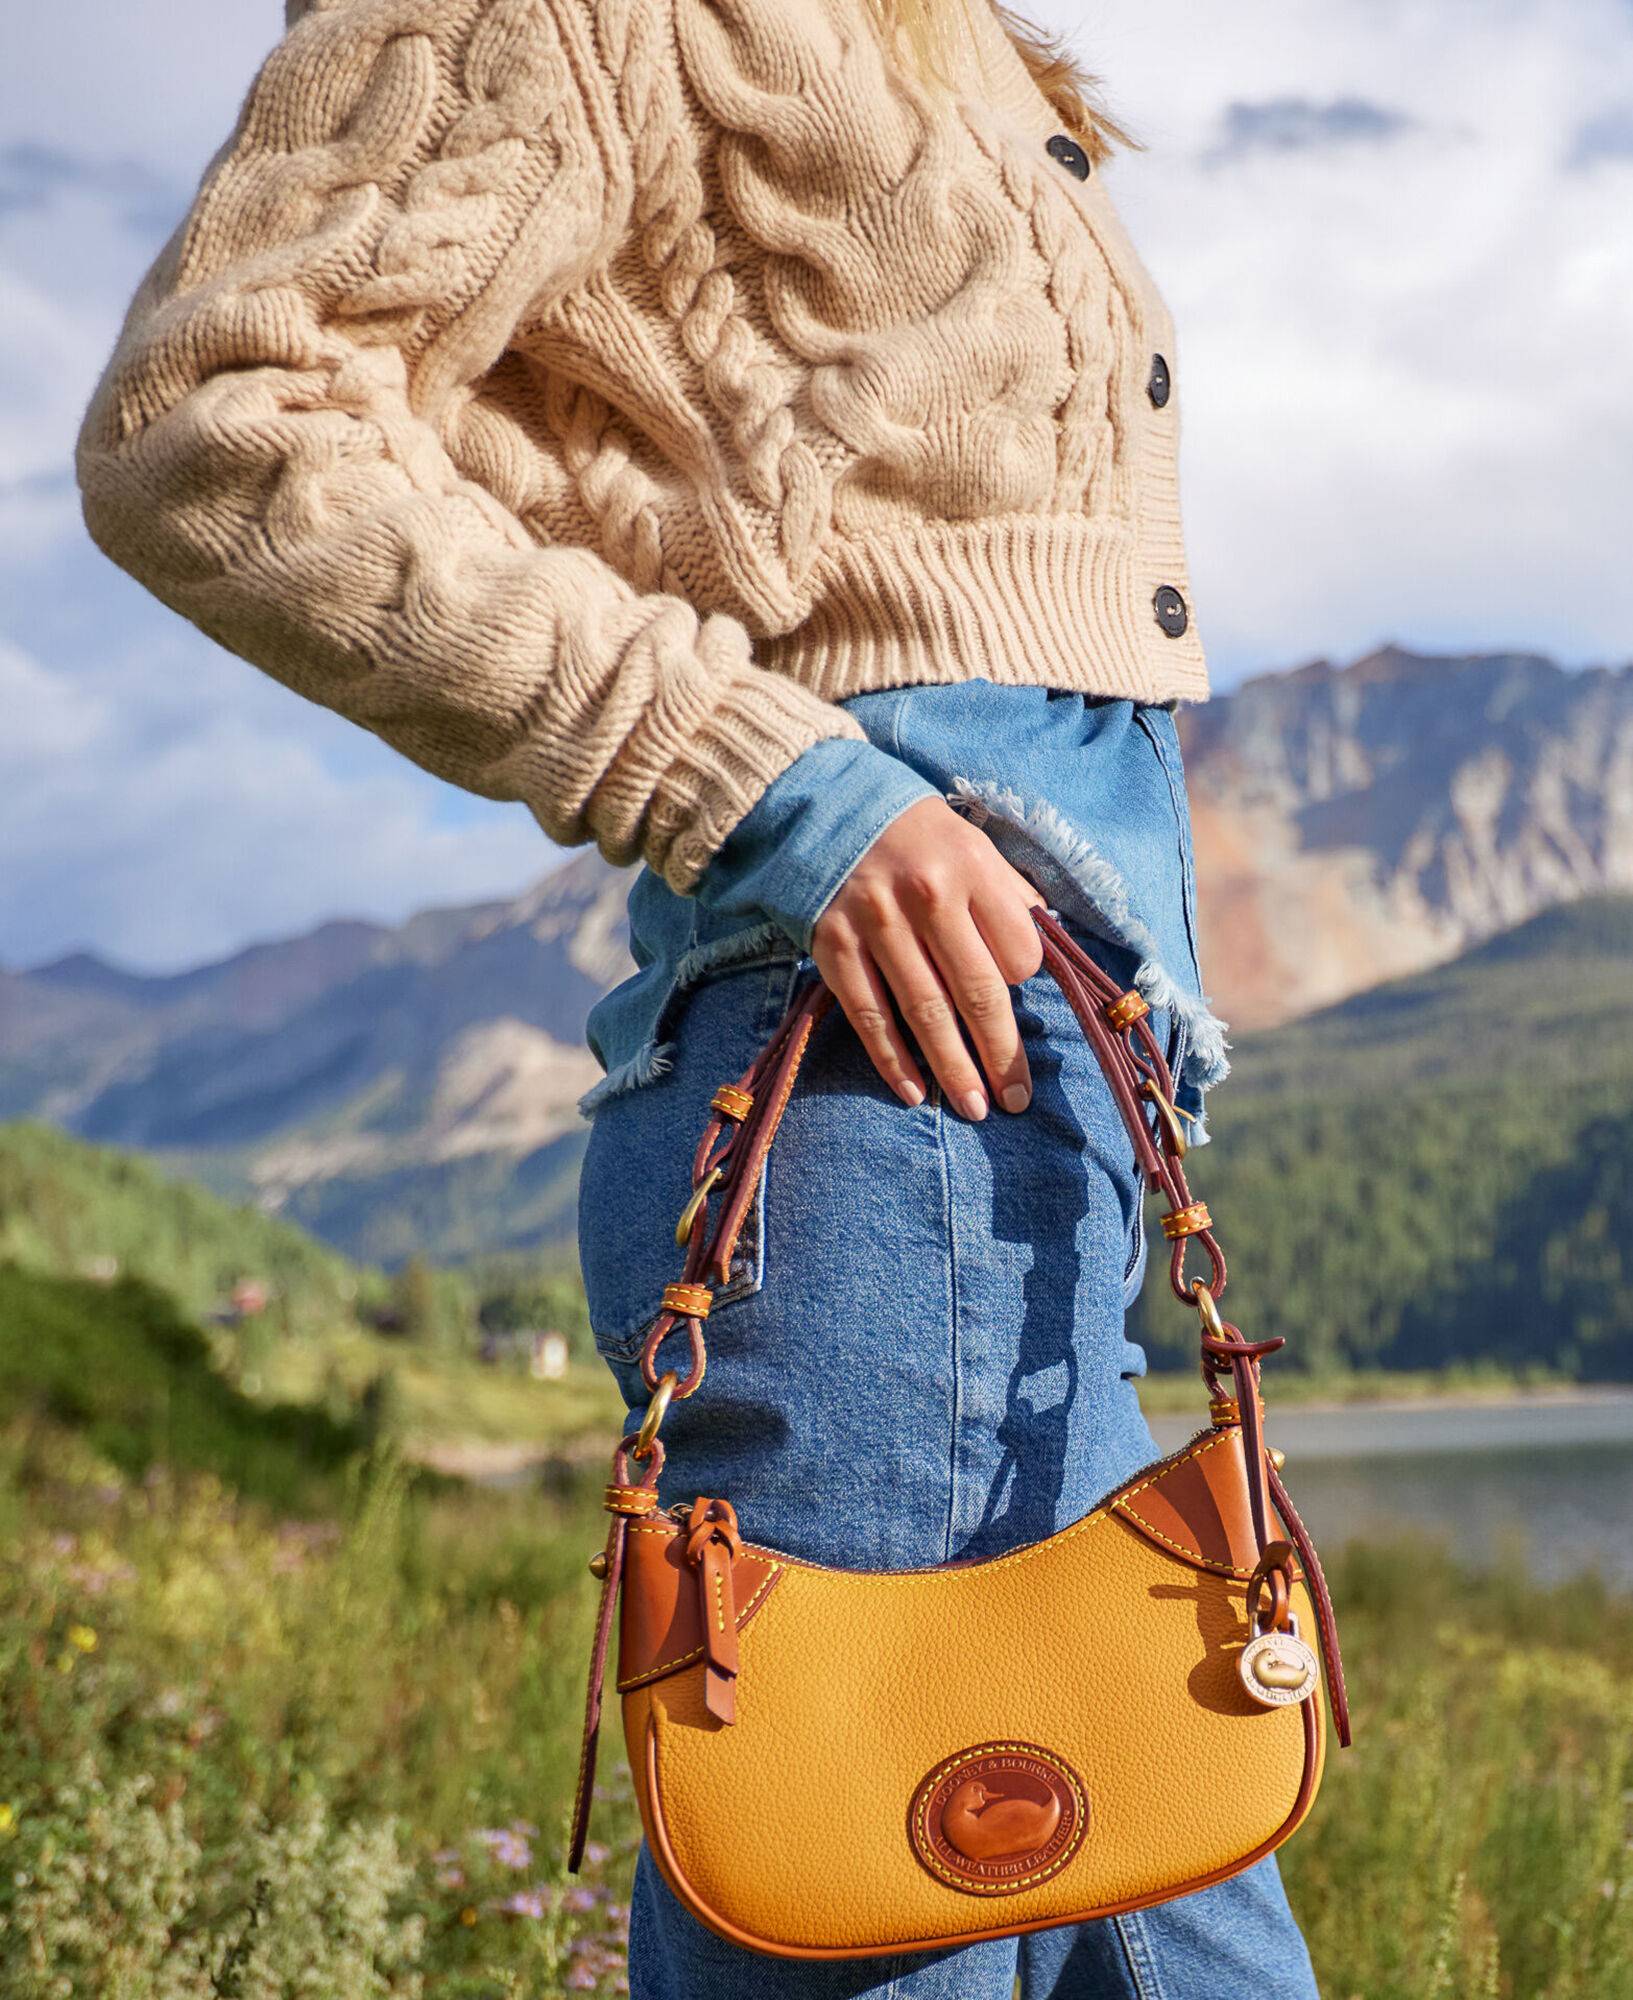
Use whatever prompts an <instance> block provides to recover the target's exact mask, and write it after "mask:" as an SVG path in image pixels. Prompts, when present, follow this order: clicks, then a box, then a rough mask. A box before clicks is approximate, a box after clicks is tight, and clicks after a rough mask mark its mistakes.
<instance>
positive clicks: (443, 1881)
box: [437, 1867, 465, 1889]
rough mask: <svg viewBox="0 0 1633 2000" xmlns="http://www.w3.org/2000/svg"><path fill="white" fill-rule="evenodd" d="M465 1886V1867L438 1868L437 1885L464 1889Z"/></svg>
mask: <svg viewBox="0 0 1633 2000" xmlns="http://www.w3.org/2000/svg"><path fill="white" fill-rule="evenodd" d="M464 1886H465V1871H464V1869H463V1868H452V1867H449V1868H439V1869H438V1870H437V1887H438V1888H439V1889H463V1888H464Z"/></svg>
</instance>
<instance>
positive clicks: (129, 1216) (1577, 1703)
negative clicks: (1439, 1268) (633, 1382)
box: [0, 1132, 1633, 2000]
mask: <svg viewBox="0 0 1633 2000" xmlns="http://www.w3.org/2000/svg"><path fill="white" fill-rule="evenodd" d="M110 1176H111V1181H110V1178H109V1177H110ZM105 1182H106V1183H108V1185H109V1186H111V1188H112V1195H110V1196H109V1197H108V1200H107V1208H106V1213H104V1212H103V1203H104V1183H105ZM115 1197H117V1198H115ZM193 1198H194V1196H193V1195H191V1194H190V1195H189V1196H188V1197H187V1199H189V1200H191V1199H193ZM181 1199H182V1197H180V1196H175V1195H173V1194H172V1193H171V1192H170V1191H169V1190H168V1186H167V1184H162V1183H159V1182H158V1181H157V1178H156V1177H153V1178H152V1179H149V1178H148V1170H147V1169H145V1168H141V1167H139V1166H134V1165H133V1166H131V1167H130V1169H129V1171H128V1173H127V1171H126V1168H125V1167H124V1166H123V1165H121V1163H120V1162H119V1160H118V1159H117V1156H111V1155H96V1154H92V1153H91V1152H89V1150H88V1149H75V1148H73V1146H72V1142H68V1141H59V1140H51V1141H49V1142H47V1141H45V1140H42V1139H40V1138H39V1136H38V1135H37V1134H30V1133H27V1132H25V1133H23V1134H22V1135H21V1136H20V1137H19V1138H17V1140H16V1142H15V1144H14V1145H13V1146H12V1148H11V1150H10V1152H9V1154H8V1152H7V1151H6V1150H5V1148H4V1146H3V1144H0V1550H3V1552H4V1556H3V1561H0V1993H3V1994H4V1995H5V1996H6V2000H46V1996H51V2000H81V1996H83V2000H218V1996H238V2000H282V1996H285V1995H294V1994H301V1995H305V1996H312V1997H313V2000H369V1996H385V1995H392V1996H399V1995H400V1996H409V2000H413V1997H414V1996H424V2000H508V1997H509V1996H515V2000H555V1996H560V1995H569V1994H576V1993H588V1994H599V1995H612V1994H616V1993H619V1992H622V1991H624V1990H626V1987H625V1982H624V1972H623V1937H624V1930H625V1925H626V1923H627V1902H628V1892H629V1870H630V1866H631V1862H632V1859H633V1854H634V1849H635V1839H636V1823H635V1816H634V1812H633V1807H632V1804H631V1799H630V1791H629V1784H628V1778H627V1773H625V1772H624V1771H623V1770H622V1768H621V1759H620V1756H619V1754H618V1741H617V1728H616V1718H615V1716H613V1717H611V1718H609V1720H610V1721H611V1723H612V1727H611V1729H610V1731H609V1734H608V1739H607V1744H606V1754H605V1756H604V1761H603V1791H604V1796H602V1798H601V1799H600V1800H599V1802H598V1805H597V1819H596V1824H595V1829H594V1831H595V1835H596V1845H595V1847H594V1848H593V1850H592V1862H591V1866H590V1867H589V1868H588V1870H587V1871H586V1873H585V1874H584V1875H583V1876H582V1877H580V1878H570V1877H568V1876H566V1875H565V1873H564V1871H563V1866H562V1860H563V1852H564V1845H565V1831H566V1826H565V1822H566V1813H567V1807H568V1799H569V1792H570V1787H571V1782H572V1777H573V1772H574V1769H575V1765H576V1758H577V1739H578V1728H579V1718H580V1712H581V1703H582V1696H583V1681H582V1676H583V1670H584V1654H585V1648H586V1641H587V1632H588V1624H589V1619H590V1616H591V1611H592V1602H593V1591H594V1586H593V1584H592V1582H591V1579H590V1578H589V1576H588V1574H587V1572H586V1568H585V1559H586V1557H587V1556H588V1554H589V1553H590V1551H591V1550H592V1549H593V1548H594V1547H596V1546H597V1545H598V1544H599V1541H600V1538H601V1516H600V1511H599V1507H598V1504H597V1499H598V1492H597V1489H598V1485H599V1478H600V1472H601V1464H600V1459H599V1452H597V1455H596V1457H594V1458H593V1459H589V1458H586V1456H585V1454H586V1451H587V1449H588V1445H589V1440H590V1439H591V1438H592V1437H598V1439H599V1444H600V1445H604V1444H605V1443H606V1442H607V1440H608V1439H609V1437H610V1418H611V1416H612V1412H613V1409H614V1407H615V1405H614V1402H613V1399H612V1397H611V1395H610V1391H609V1387H608V1384H607V1381H606V1379H605V1371H604V1370H600V1369H599V1368H598V1365H597V1364H595V1363H594V1362H593V1361H591V1360H588V1359H586V1358H582V1357H581V1358H580V1359H579V1360H577V1361H576V1362H575V1363H574V1364H573V1366H572V1367H571V1368H570V1370H569V1373H568V1375H567V1377H566V1378H565V1379H563V1380H562V1381H559V1382H544V1383H540V1382H533V1381H531V1380H529V1379H528V1378H527V1376H526V1375H525V1374H523V1373H519V1372H506V1371H505V1370H503V1369H500V1370H494V1369H481V1368H479V1367H478V1366H477V1364H476V1363H475V1362H474V1360H473V1359H472V1358H471V1356H470V1354H469V1353H468V1352H465V1351H462V1350H461V1349H460V1348H459V1347H458V1345H457V1344H456V1343H451V1342H449V1341H448V1340H446V1339H444V1338H443V1337H442V1336H441V1335H440V1334H439V1332H438V1320H437V1314H436V1311H435V1310H433V1309H431V1307H427V1308H426V1310H425V1311H424V1312H423V1313H422V1314H421V1315H420V1317H421V1320H422V1322H423V1323H422V1324H421V1325H420V1326H419V1329H418V1333H417V1335H414V1337H405V1334H404V1333H403V1332H402V1331H401V1330H399V1332H398V1333H397V1334H396V1335H394V1336H392V1337H386V1336H383V1335H382V1334H380V1333H379V1332H378V1331H374V1330H370V1328H369V1327H368V1326H367V1325H366V1324H364V1323H362V1322H361V1321H360V1320H359V1317H358V1313H357V1301H358V1300H359V1299H362V1300H364V1301H365V1302H366V1301H367V1300H369V1299H370V1298H372V1297H374V1296H375V1295H376V1294H377V1293H378V1292H379V1290H380V1287H381V1286H382V1285H384V1283H385V1281H384V1280H383V1278H381V1276H380V1274H370V1273H368V1272H365V1271H359V1270H357V1269H355V1268H353V1267H349V1266H346V1265H344V1264H343V1263H342V1262H341V1261H340V1260H337V1259H334V1258H333V1257H332V1256H331V1254H330V1253H327V1252H316V1251H313V1252H312V1253H311V1254H310V1256H308V1255H307V1253H306V1252H304V1251H303V1250H302V1248H301V1243H302V1241H303V1239H295V1237H294V1233H293V1232H283V1233H279V1231H278V1229H277V1227H276V1226H275V1225H270V1224H267V1223H266V1222H265V1219H264V1218H256V1217H253V1216H250V1215H248V1213H247V1212H244V1211H235V1210H229V1209H227V1208H226V1207H225V1206H224V1205H221V1204H214V1205H212V1204H210V1202H209V1199H208V1198H207V1197H197V1199H198V1200H199V1201H200V1202H202V1203H203V1206H201V1207H198V1208H193V1209H187V1210H186V1212H185V1213H183V1212H180V1211H177V1210H176V1209H175V1208H174V1207H173V1206H172V1205H171V1204H172V1203H173V1202H174V1201H178V1200H181ZM167 1217H168V1218H169V1219H168V1221H167V1220H166V1218H167ZM240 1229H242V1230H244V1231H251V1230H253V1231H256V1232H261V1231H263V1230H269V1231H270V1232H271V1233H270V1234H258V1235H256V1237H255V1240H254V1241H253V1242H251V1241H248V1240H246V1239H244V1238H242V1237H240V1235H239V1233H238V1232H239V1231H240ZM167 1232H168V1233H167ZM115 1237H117V1245H118V1251H119V1254H118V1256H117V1257H113V1256H111V1255H110V1253H109V1252H108V1249H107V1245H108V1243H109V1241H110V1240H112V1239H113V1238H115ZM110 1264H117V1265H118V1266H119V1269H118V1272H117V1274H112V1273H111V1271H110ZM91 1265H94V1266H95V1267H96V1268H95V1274H94V1275H86V1274H85V1272H86V1268H87V1267H88V1266H91ZM246 1269H255V1270H265V1269H270V1270H272V1271H273V1272H274V1274H275V1276H276V1281H277V1285H278V1288H279V1314H278V1318H277V1322H276V1326H275V1336H276V1337H274V1338H269V1337H267V1335H266V1332H265V1329H261V1330H259V1331H257V1332H256V1333H255V1334H254V1337H253V1339H251V1338H249V1337H248V1335H247V1333H246V1330H245V1329H243V1328H232V1327H222V1326H220V1325H216V1324H214V1323H211V1315H210V1313H209V1305H210V1301H211V1300H212V1299H213V1298H215V1297H217V1296H219V1294H220V1292H221V1290H222V1287H223V1285H228V1284H230V1283H231V1282H232V1279H233V1277H234V1274H237V1273H241V1272H243V1271H244V1270H246ZM201 1322H202V1323H201ZM383 1382H389V1384H390V1385H391V1387H390V1389H389V1392H387V1391H386V1390H383V1389H382V1387H381V1384H382V1383H383ZM1422 1386H1424V1387H1427V1386H1428V1385H1427V1383H1425V1384H1424V1385H1422ZM439 1433H441V1434H457V1435H458V1436H459V1437H461V1438H463V1439H465V1440H466V1441H467V1442H468V1441H470V1440H477V1441H483V1440H486V1441H490V1442H491V1441H495V1440H499V1441H503V1440H511V1441H516V1440H525V1439H527V1438H531V1439H532V1440H533V1441H534V1442H535V1443H536V1444H537V1445H538V1447H539V1449H540V1450H541V1452H546V1453H549V1454H550V1455H551V1463H552V1466H553V1469H554V1476H553V1477H552V1478H550V1479H549V1480H547V1481H539V1480H530V1481H528V1482H526V1484H525V1485H519V1486H517V1487H516V1488H515V1489H514V1490H499V1489H496V1488H493V1487H486V1486H476V1485H471V1484H469V1483H466V1482H465V1481H462V1480H459V1479H455V1478H452V1477H449V1476H446V1474H445V1473H439V1472H436V1471H433V1470H430V1469H428V1468H427V1467H426V1466H425V1465H424V1464H422V1463H416V1462H415V1460H416V1458H424V1457H426V1456H433V1455H434V1454H432V1453H430V1452H429V1451H428V1450H427V1446H428V1444H429V1443H430V1442H434V1440H435V1438H436V1436H437V1435H438V1434H439ZM1329 1554H1330V1556H1331V1558H1332V1561H1331V1569H1332V1572H1333V1582H1334V1588H1335V1591H1336V1594H1337V1597H1338V1601H1339V1606H1340V1612H1341V1617H1342V1623H1343V1633H1344V1639H1345V1649H1346V1655H1347V1659H1348V1662H1349V1668H1350V1675H1351V1680H1352V1685H1353V1688H1354V1692H1355V1697H1356V1709H1357V1727H1358V1743H1357V1747H1356V1748H1355V1749H1354V1750H1352V1751H1350V1752H1348V1753H1337V1752H1335V1753H1334V1754H1333V1756H1332V1758H1331V1759H1330V1761H1329V1766H1328V1778H1327V1783H1326V1786H1325V1788H1324V1791H1323V1794H1322V1797H1321V1799H1320V1800H1319V1802H1318V1804H1317V1807H1316V1810H1315V1813H1314V1815H1313V1817H1312V1820H1311V1822H1310V1823H1309V1825H1308V1826H1307V1827H1306V1829H1305V1830H1304V1831H1303V1832H1302V1833H1301V1834H1300V1836H1299V1837H1298V1838H1297V1839H1296V1840H1295V1841H1294V1842H1293V1843H1292V1844H1291V1846H1290V1847H1289V1848H1288V1849H1287V1850H1285V1853H1284V1865H1285V1867H1286V1869H1287V1873H1288V1879H1289V1885H1290V1888H1291V1892H1292V1895H1293V1899H1294V1902H1295V1905H1296V1907H1297V1909H1298V1911H1299V1914H1300V1916H1301V1918H1302V1919H1303V1922H1304V1924H1305V1927H1306V1930H1307V1932H1308V1935H1309V1937H1310V1941H1311V1946H1312V1950H1313V1952H1314V1955H1315V1959H1316V1963H1317V1966H1318V1969H1319V1971H1320V1973H1321V1976H1322V1981H1323V1990H1324V1992H1325V1993H1326V1995H1327V1996H1328V2000H1436V1996H1456V2000H1463V1996H1469V2000H1475V1996H1482V2000H1483V1996H1499V2000H1623V1996H1627V1997H1628V2000H1633V1879H1630V1874H1633V1869H1630V1856H1633V1847H1630V1834H1633V1825H1630V1801H1633V1769H1630V1746H1633V1600H1629V1599H1626V1598H1617V1597H1615V1596H1613V1595H1611V1594H1610V1593H1608V1592H1607V1591H1605V1590H1604V1589H1602V1588H1601V1587H1599V1586H1598V1585H1596V1584H1594V1583H1592V1582H1584V1581H1578V1582H1576V1583H1573V1584H1571V1585H1569V1586H1566V1587H1562V1588H1557V1589H1553V1588H1550V1589H1542V1588H1538V1587H1535V1586H1533V1585H1531V1584H1528V1583H1527V1582H1525V1581H1524V1580H1523V1578H1522V1576H1521V1575H1520V1574H1519V1571H1518V1568H1517V1566H1516V1568H1515V1570H1514V1572H1513V1573H1511V1574H1504V1575H1501V1576H1496V1577H1488V1578H1482V1577H1479V1576H1476V1575H1472V1574H1468V1573H1465V1572H1463V1571H1461V1570H1459V1569H1458V1568H1457V1567H1456V1566H1455V1565H1454V1564H1453V1563H1452V1562H1451V1561H1450V1560H1449V1559H1448V1558H1447V1557H1446V1556H1445V1555H1444V1554H1443V1553H1441V1552H1440V1551H1437V1550H1436V1549H1434V1548H1432V1547H1424V1546H1422V1545H1420V1544H1416V1543H1414V1544H1413V1545H1411V1546H1409V1547H1399V1548H1378V1547H1357V1548H1353V1549H1350V1550H1348V1551H1339V1550H1332V1551H1329ZM776 1982H777V1973H776V1967H775V1965H774V1963H773V1962H771V1961H768V1962H767V1984H766V1989H765V1990H766V1992H767V1994H768V1996H770V1995H775V1993H776V1992H777V1990H778V1988H777V1983H776Z"/></svg>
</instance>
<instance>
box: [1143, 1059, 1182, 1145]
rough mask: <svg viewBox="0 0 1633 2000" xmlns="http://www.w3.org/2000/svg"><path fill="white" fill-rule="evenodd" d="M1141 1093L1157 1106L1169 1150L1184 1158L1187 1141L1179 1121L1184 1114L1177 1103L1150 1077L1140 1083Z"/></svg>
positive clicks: (1158, 1116)
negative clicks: (1170, 1099)
mask: <svg viewBox="0 0 1633 2000" xmlns="http://www.w3.org/2000/svg"><path fill="white" fill-rule="evenodd" d="M1140 1095H1141V1096H1142V1097H1144V1098H1146V1099H1148V1100H1149V1101H1150V1102H1151V1103H1152V1104H1154V1105H1155V1106H1156V1107H1157V1118H1158V1121H1159V1123H1160V1124H1161V1126H1162V1130H1163V1136H1164V1137H1165V1138H1166V1139H1167V1141H1168V1150H1169V1152H1170V1153H1171V1154H1172V1155H1173V1156H1174V1158H1175V1159H1176V1160H1183V1159H1184V1157H1185V1148H1186V1144H1187V1141H1186V1138H1185V1127H1184V1126H1183V1125H1181V1124H1180V1122H1179V1121H1180V1118H1181V1117H1182V1116H1183V1115H1184V1114H1183V1113H1182V1112H1181V1111H1180V1110H1179V1107H1178V1106H1177V1105H1174V1104H1170V1103H1169V1101H1168V1099H1167V1098H1166V1097H1164V1096H1163V1094H1162V1092H1161V1091H1160V1090H1159V1089H1158V1088H1157V1086H1156V1085H1155V1084H1154V1083H1153V1082H1152V1081H1151V1079H1150V1077H1147V1078H1146V1079H1145V1081H1144V1082H1143V1083H1142V1084H1141V1085H1140Z"/></svg>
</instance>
